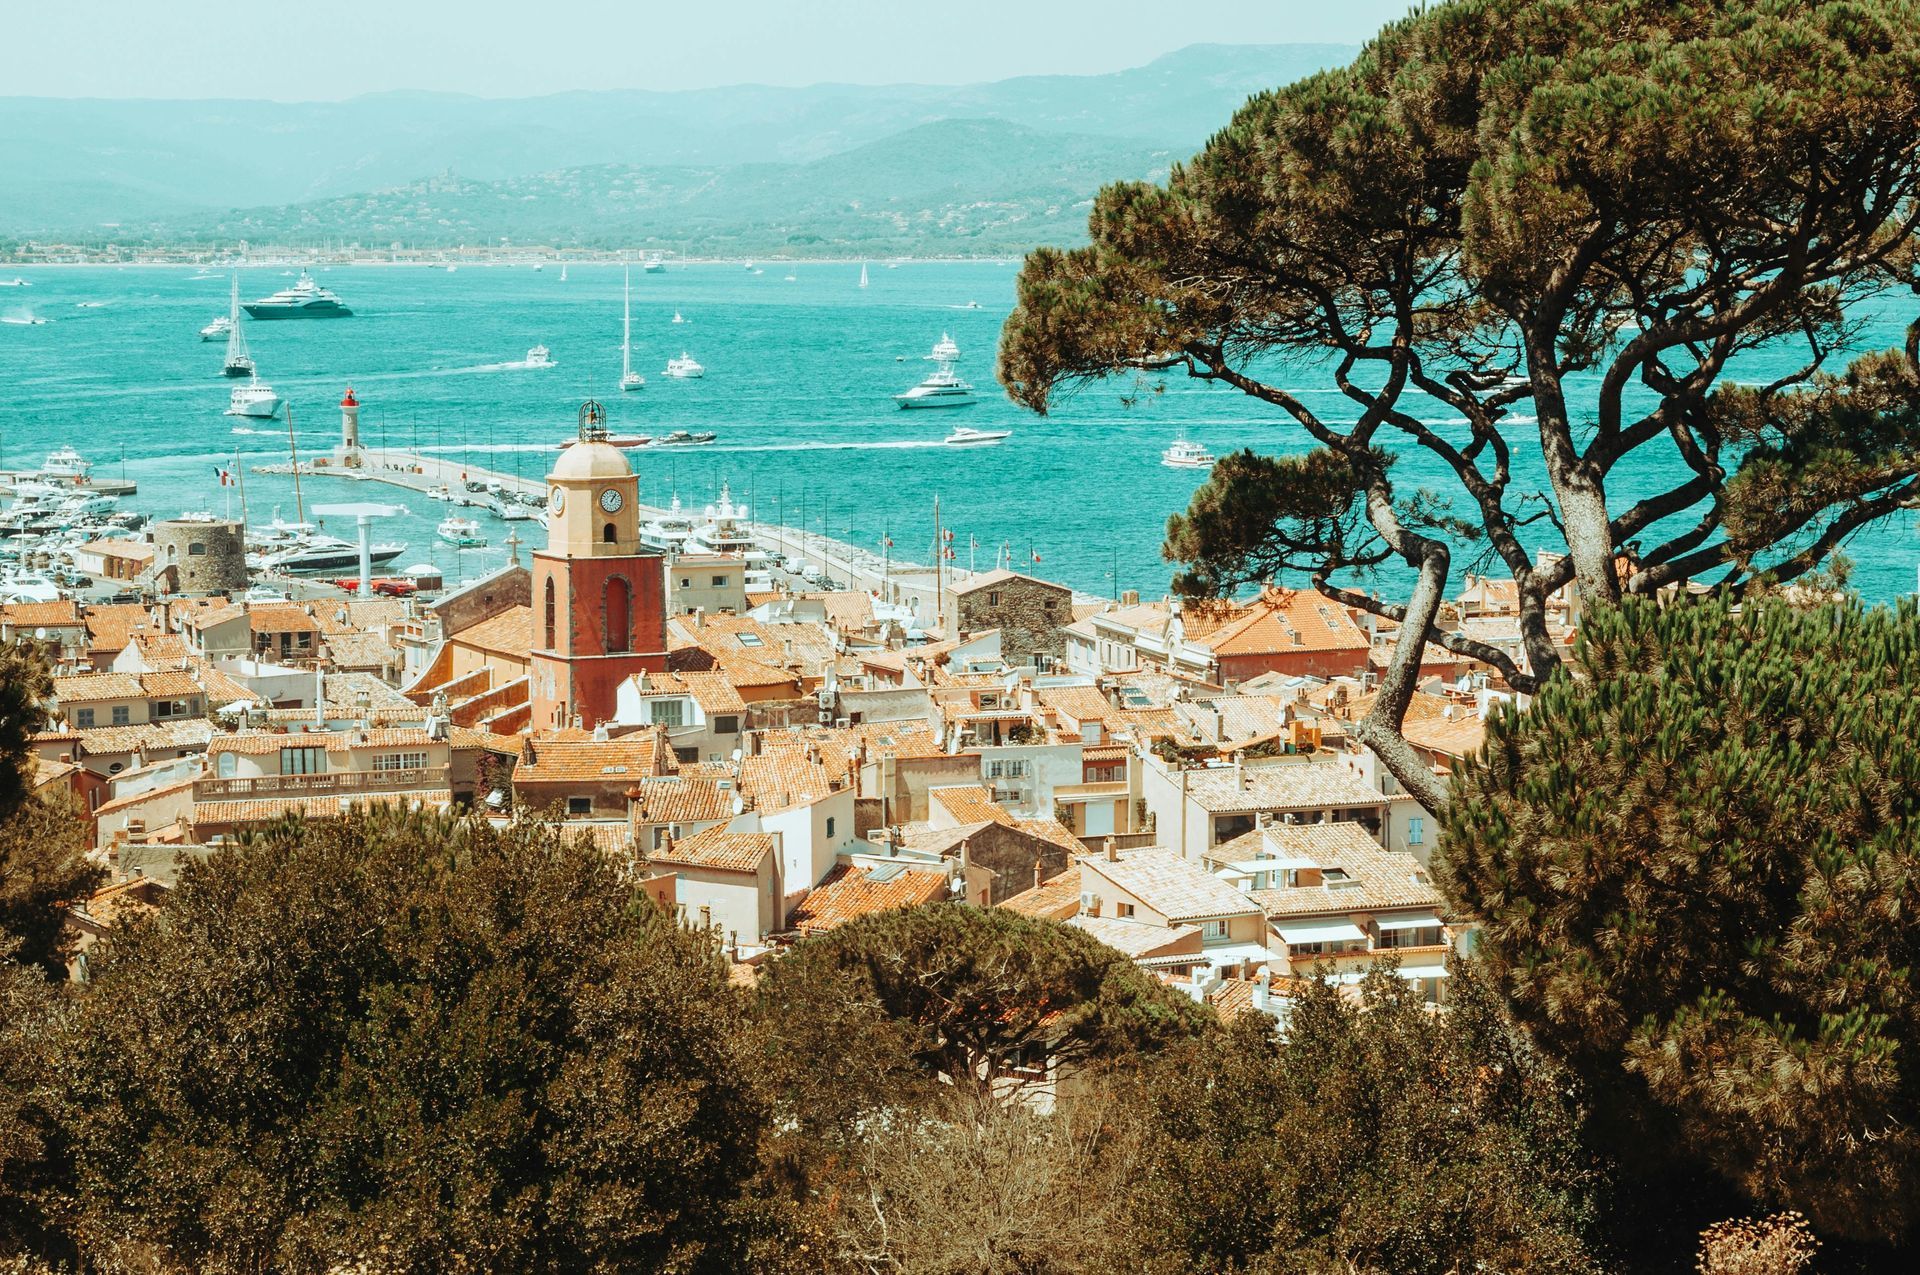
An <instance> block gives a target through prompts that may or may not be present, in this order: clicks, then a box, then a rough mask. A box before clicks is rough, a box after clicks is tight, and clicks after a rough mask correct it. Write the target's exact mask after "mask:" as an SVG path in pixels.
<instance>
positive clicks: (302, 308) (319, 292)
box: [241, 270, 353, 319]
mask: <svg viewBox="0 0 1920 1275" xmlns="http://www.w3.org/2000/svg"><path fill="white" fill-rule="evenodd" d="M241 308H242V309H244V310H245V311H246V312H247V314H248V316H249V317H251V318H255V319H344V318H346V317H347V316H348V315H350V314H352V313H353V311H351V310H349V309H347V307H346V305H345V304H344V303H343V302H342V301H341V300H340V298H339V297H337V296H335V295H334V294H333V293H331V292H329V291H327V290H326V289H325V288H323V287H321V286H320V285H319V284H317V283H315V282H314V281H313V276H312V275H310V274H308V273H307V272H306V271H304V270H302V271H301V272H300V281H299V282H298V283H296V284H294V285H293V286H292V287H291V288H282V289H281V290H280V291H278V292H276V293H274V294H273V295H272V296H270V297H261V298H260V299H259V300H258V301H249V302H247V304H246V305H245V306H243V307H241Z"/></svg>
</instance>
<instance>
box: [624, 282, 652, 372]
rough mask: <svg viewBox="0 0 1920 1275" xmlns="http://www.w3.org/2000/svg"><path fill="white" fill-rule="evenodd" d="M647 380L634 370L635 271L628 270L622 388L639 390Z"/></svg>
mask: <svg viewBox="0 0 1920 1275" xmlns="http://www.w3.org/2000/svg"><path fill="white" fill-rule="evenodd" d="M646 383H647V378H646V377H644V376H642V375H640V374H639V373H638V372H636V371H634V370H633V269H632V267H628V269H627V298H626V307H625V309H624V310H623V312H622V313H621V316H620V388H621V389H622V390H637V389H639V388H640V387H641V386H643V385H645V384H646Z"/></svg>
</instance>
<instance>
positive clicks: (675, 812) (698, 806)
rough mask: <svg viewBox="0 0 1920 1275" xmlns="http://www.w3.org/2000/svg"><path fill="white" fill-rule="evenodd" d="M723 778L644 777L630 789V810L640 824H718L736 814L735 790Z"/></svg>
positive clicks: (628, 796)
mask: <svg viewBox="0 0 1920 1275" xmlns="http://www.w3.org/2000/svg"><path fill="white" fill-rule="evenodd" d="M722 782H725V781H722V780H718V779H688V778H684V777H682V776H671V777H655V776H649V777H647V778H644V779H642V780H641V781H640V782H639V783H637V784H635V785H634V786H633V787H631V788H629V789H627V801H628V803H629V804H628V811H629V813H630V815H631V817H632V819H633V822H635V823H637V824H674V823H679V824H687V823H718V822H720V821H722V820H726V819H731V818H732V817H733V801H734V797H735V795H736V794H735V792H734V790H733V788H732V787H731V785H729V786H728V787H726V788H722V787H721V786H720V785H721V783H722Z"/></svg>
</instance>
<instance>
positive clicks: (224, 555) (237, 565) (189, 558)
mask: <svg viewBox="0 0 1920 1275" xmlns="http://www.w3.org/2000/svg"><path fill="white" fill-rule="evenodd" d="M153 577H154V584H155V586H156V587H158V588H161V589H164V590H165V591H167V592H169V593H181V594H186V593H244V592H246V588H247V545H246V535H245V528H243V527H242V526H241V524H239V523H238V522H234V521H230V520H228V519H225V518H214V517H212V516H210V515H200V516H197V517H194V516H182V517H179V518H169V519H167V520H166V521H165V522H159V523H155V524H154V527H153Z"/></svg>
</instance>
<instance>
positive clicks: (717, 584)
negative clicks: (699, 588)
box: [713, 576, 727, 589]
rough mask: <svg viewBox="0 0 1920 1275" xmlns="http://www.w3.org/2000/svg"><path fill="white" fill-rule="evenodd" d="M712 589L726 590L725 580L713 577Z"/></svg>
mask: <svg viewBox="0 0 1920 1275" xmlns="http://www.w3.org/2000/svg"><path fill="white" fill-rule="evenodd" d="M713 587H714V588H716V589H724V588H726V587H727V578H726V577H725V576H715V577H714V578H713Z"/></svg>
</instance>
